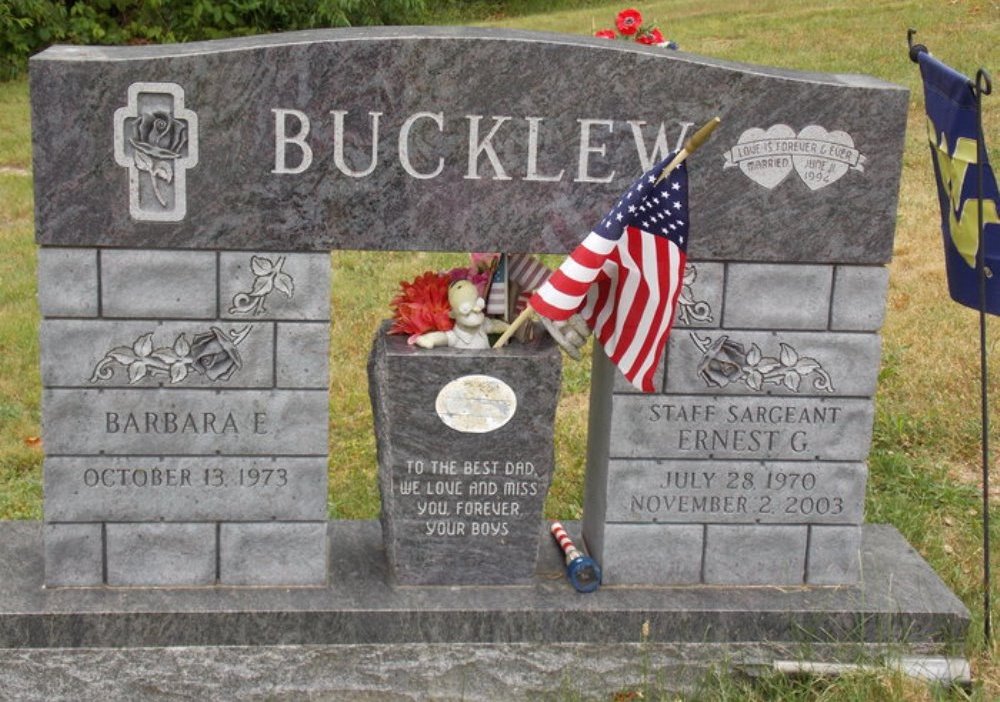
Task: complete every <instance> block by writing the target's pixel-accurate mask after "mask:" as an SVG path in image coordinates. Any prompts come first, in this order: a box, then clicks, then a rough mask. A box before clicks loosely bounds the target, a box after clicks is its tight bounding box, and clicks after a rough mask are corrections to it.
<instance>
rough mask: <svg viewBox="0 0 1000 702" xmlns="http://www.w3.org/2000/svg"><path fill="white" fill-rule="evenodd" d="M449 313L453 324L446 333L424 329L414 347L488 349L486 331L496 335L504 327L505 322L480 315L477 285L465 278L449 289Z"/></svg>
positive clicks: (480, 301) (481, 304) (505, 327)
mask: <svg viewBox="0 0 1000 702" xmlns="http://www.w3.org/2000/svg"><path fill="white" fill-rule="evenodd" d="M448 304H449V305H450V306H451V312H450V313H449V316H450V317H451V318H452V319H454V320H455V326H454V327H453V328H452V329H450V330H449V331H446V332H440V331H435V332H427V333H426V334H421V335H420V336H418V337H417V338H416V341H415V342H414V343H416V345H417V346H420V347H421V348H425V349H432V348H434V347H435V346H451V347H452V348H456V349H488V348H489V347H490V340H489V338H488V337H487V334H499V333H502V332H503V331H505V330H506V329H507V326H508V325H507V323H506V322H502V321H500V320H499V319H490V318H489V317H487V316H486V315H485V314H483V308H484V307H486V302H485V301H484V300H483V298H481V297H479V291H478V290H477V289H476V286H475V285H473V284H472V283H471V282H470V281H468V280H458V281H455V282H454V283H452V284H451V286H450V287H449V288H448Z"/></svg>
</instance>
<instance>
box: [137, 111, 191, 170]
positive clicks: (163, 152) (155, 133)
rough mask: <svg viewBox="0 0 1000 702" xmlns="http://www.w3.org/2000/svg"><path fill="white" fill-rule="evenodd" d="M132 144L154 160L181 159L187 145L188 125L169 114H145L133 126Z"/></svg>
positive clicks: (160, 112) (161, 112) (159, 112)
mask: <svg viewBox="0 0 1000 702" xmlns="http://www.w3.org/2000/svg"><path fill="white" fill-rule="evenodd" d="M131 142H132V146H134V147H135V148H137V149H139V150H140V151H142V152H143V153H145V154H148V155H150V156H152V157H153V158H159V159H171V158H180V155H181V151H183V150H184V147H185V146H186V145H187V124H186V123H185V122H182V121H180V120H177V119H174V118H173V117H172V116H171V115H170V113H169V112H163V111H157V112H144V113H142V114H141V115H139V118H138V119H136V121H135V123H134V124H133V125H132V139H131Z"/></svg>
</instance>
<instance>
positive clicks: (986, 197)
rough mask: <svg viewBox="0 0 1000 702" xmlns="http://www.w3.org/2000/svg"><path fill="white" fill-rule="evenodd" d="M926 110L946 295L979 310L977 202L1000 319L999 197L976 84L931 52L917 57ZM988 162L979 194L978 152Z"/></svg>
mask: <svg viewBox="0 0 1000 702" xmlns="http://www.w3.org/2000/svg"><path fill="white" fill-rule="evenodd" d="M919 62H920V74H921V76H923V79H924V98H925V103H926V106H927V134H928V137H929V139H930V147H931V160H932V161H933V162H934V174H935V176H936V177H937V187H938V199H939V200H940V203H941V233H942V234H943V235H944V260H945V268H946V270H947V272H948V290H949V292H950V293H951V297H952V299H953V300H955V302H958V303H961V304H963V305H966V306H968V307H972V308H974V309H977V310H978V309H979V282H978V278H977V275H976V254H977V253H978V250H979V201H980V199H982V201H983V202H982V204H983V208H982V210H983V224H984V227H983V241H984V242H985V257H984V265H985V267H986V311H987V312H989V313H990V314H1000V215H998V213H997V210H998V208H1000V195H998V193H997V181H996V178H995V177H994V176H993V170H992V169H991V168H990V164H989V160H988V159H987V158H986V149H985V145H984V148H982V149H979V148H978V146H979V144H978V140H979V138H980V135H979V114H978V109H977V105H976V102H977V100H976V96H975V93H974V92H973V83H972V81H970V80H969V79H968V78H966V77H965V76H963V75H962V74H961V73H958V72H957V71H955V70H953V69H952V68H950V67H949V66H946V65H945V64H943V63H941V62H940V61H938V60H937V59H936V58H934V57H933V56H931V55H930V54H929V53H927V52H926V51H925V52H922V53H920V55H919ZM980 151H981V152H982V156H983V159H984V164H983V166H984V177H983V187H982V193H981V194H980V191H979V182H978V173H977V170H978V166H977V164H978V159H979V152H980Z"/></svg>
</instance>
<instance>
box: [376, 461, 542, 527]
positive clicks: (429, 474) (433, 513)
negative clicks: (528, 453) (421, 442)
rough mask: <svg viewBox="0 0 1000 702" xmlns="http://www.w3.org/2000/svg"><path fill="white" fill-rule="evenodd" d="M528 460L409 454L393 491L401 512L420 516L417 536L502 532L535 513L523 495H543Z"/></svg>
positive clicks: (400, 514)
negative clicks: (411, 456)
mask: <svg viewBox="0 0 1000 702" xmlns="http://www.w3.org/2000/svg"><path fill="white" fill-rule="evenodd" d="M539 477H540V476H539V475H538V473H537V472H536V468H535V465H534V463H532V462H531V461H526V460H500V459H485V460H454V459H451V460H449V459H443V460H441V459H429V460H407V461H406V462H405V467H404V468H403V469H402V470H398V471H397V477H396V479H395V480H394V484H393V492H394V494H395V497H396V499H397V510H398V514H399V516H401V517H402V518H404V519H410V520H418V521H419V523H420V532H421V536H482V537H506V536H509V535H510V534H511V532H512V531H513V529H514V523H515V522H520V521H522V520H524V519H525V518H529V519H534V518H536V517H537V514H535V512H537V509H536V508H535V507H534V506H532V505H529V504H525V501H526V500H525V498H527V499H532V498H534V499H536V500H537V498H538V497H539V496H540V495H541V496H544V493H545V486H544V485H539V483H538V479H539Z"/></svg>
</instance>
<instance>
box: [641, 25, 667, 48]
mask: <svg viewBox="0 0 1000 702" xmlns="http://www.w3.org/2000/svg"><path fill="white" fill-rule="evenodd" d="M635 40H636V41H637V42H639V43H640V44H648V45H649V46H658V45H659V44H662V43H663V42H664V39H663V32H661V31H660V30H659V29H657V28H656V27H653V28H652V29H650V30H647V31H645V32H643V33H642V34H640V35H639V36H637V37H636V38H635Z"/></svg>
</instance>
